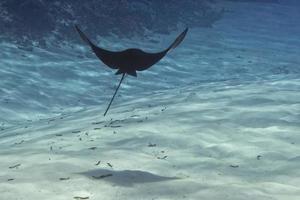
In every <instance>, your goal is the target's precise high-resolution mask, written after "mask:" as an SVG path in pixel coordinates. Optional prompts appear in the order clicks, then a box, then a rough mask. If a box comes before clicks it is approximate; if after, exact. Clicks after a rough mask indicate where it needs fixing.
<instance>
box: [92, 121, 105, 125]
mask: <svg viewBox="0 0 300 200" xmlns="http://www.w3.org/2000/svg"><path fill="white" fill-rule="evenodd" d="M103 122H104V121H100V122H92V124H93V125H97V124H102V123H103Z"/></svg>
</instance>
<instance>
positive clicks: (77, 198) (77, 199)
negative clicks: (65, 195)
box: [73, 196, 90, 200]
mask: <svg viewBox="0 0 300 200" xmlns="http://www.w3.org/2000/svg"><path fill="white" fill-rule="evenodd" d="M73 199H76V200H82V199H90V197H77V196H76V197H73Z"/></svg>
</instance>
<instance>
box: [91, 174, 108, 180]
mask: <svg viewBox="0 0 300 200" xmlns="http://www.w3.org/2000/svg"><path fill="white" fill-rule="evenodd" d="M110 176H112V174H103V175H100V176H93V178H94V179H102V178H106V177H110Z"/></svg>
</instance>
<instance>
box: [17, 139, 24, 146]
mask: <svg viewBox="0 0 300 200" xmlns="http://www.w3.org/2000/svg"><path fill="white" fill-rule="evenodd" d="M23 142H25V140H21V141H20V142H15V145H18V144H22V143H23Z"/></svg>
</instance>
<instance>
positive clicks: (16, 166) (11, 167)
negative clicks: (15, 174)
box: [9, 163, 21, 169]
mask: <svg viewBox="0 0 300 200" xmlns="http://www.w3.org/2000/svg"><path fill="white" fill-rule="evenodd" d="M20 166H21V164H20V163H19V164H16V165H13V166H10V167H9V169H14V168H18V167H20Z"/></svg>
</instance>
